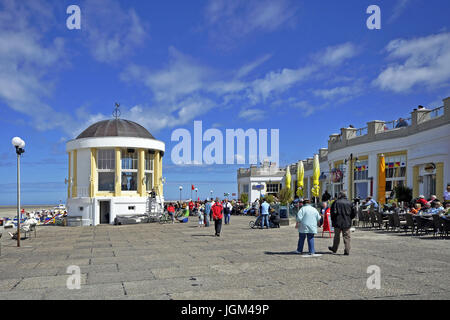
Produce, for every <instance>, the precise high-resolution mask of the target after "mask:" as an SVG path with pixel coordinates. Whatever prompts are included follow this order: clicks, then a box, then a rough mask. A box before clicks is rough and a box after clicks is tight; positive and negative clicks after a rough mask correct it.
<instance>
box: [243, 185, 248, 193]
mask: <svg viewBox="0 0 450 320" xmlns="http://www.w3.org/2000/svg"><path fill="white" fill-rule="evenodd" d="M242 192H243V193H247V194H248V193H249V185H248V183H246V184H243V185H242Z"/></svg>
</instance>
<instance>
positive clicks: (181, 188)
mask: <svg viewBox="0 0 450 320" xmlns="http://www.w3.org/2000/svg"><path fill="white" fill-rule="evenodd" d="M181 190H183V187H182V186H180V205H181Z"/></svg>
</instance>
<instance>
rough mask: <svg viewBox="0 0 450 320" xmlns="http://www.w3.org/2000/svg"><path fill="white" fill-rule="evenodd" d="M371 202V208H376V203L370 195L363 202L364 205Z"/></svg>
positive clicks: (368, 204) (369, 204)
mask: <svg viewBox="0 0 450 320" xmlns="http://www.w3.org/2000/svg"><path fill="white" fill-rule="evenodd" d="M372 204H373V208H374V209H377V208H378V203H377V202H376V201H375V200H374V199H373V198H372V197H371V196H368V197H367V198H366V203H365V205H366V206H371V205H372Z"/></svg>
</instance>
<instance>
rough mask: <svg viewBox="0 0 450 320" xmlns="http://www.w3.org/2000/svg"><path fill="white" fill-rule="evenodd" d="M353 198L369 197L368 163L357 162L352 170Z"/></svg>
mask: <svg viewBox="0 0 450 320" xmlns="http://www.w3.org/2000/svg"><path fill="white" fill-rule="evenodd" d="M353 180H354V197H358V198H360V199H365V198H367V196H368V195H369V161H367V160H365V161H357V162H356V163H355V165H354V168H353Z"/></svg>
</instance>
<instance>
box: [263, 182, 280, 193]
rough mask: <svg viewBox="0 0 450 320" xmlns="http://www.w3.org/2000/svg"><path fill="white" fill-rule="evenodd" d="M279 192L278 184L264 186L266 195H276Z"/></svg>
mask: <svg viewBox="0 0 450 320" xmlns="http://www.w3.org/2000/svg"><path fill="white" fill-rule="evenodd" d="M279 191H280V184H279V183H267V184H266V193H278V192H279Z"/></svg>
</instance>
